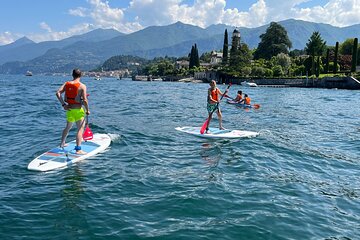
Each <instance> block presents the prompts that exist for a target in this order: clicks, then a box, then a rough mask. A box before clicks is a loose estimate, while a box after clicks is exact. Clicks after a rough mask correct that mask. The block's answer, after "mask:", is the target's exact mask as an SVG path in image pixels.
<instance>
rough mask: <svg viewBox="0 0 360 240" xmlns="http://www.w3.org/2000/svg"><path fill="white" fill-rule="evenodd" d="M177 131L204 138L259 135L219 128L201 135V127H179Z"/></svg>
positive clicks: (210, 129)
mask: <svg viewBox="0 0 360 240" xmlns="http://www.w3.org/2000/svg"><path fill="white" fill-rule="evenodd" d="M175 129H176V130H178V131H180V132H184V133H188V134H191V135H194V136H198V137H203V138H251V137H256V136H257V135H259V133H258V132H252V131H241V130H228V129H225V130H220V129H218V128H209V133H204V134H201V133H200V127H177V128H175Z"/></svg>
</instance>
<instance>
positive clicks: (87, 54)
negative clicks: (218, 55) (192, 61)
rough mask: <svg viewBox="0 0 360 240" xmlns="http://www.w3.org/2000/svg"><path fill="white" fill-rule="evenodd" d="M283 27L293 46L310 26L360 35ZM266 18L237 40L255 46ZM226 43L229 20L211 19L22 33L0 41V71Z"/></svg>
mask: <svg viewBox="0 0 360 240" xmlns="http://www.w3.org/2000/svg"><path fill="white" fill-rule="evenodd" d="M279 24H281V25H282V26H283V27H284V28H285V29H286V30H287V32H288V35H289V38H290V40H291V42H292V44H293V49H303V48H304V47H305V45H306V43H307V42H308V39H309V38H310V36H311V34H312V33H313V32H314V31H319V32H320V34H321V36H322V38H323V39H324V40H325V41H326V42H327V45H331V46H334V45H335V43H336V42H337V41H338V42H340V43H341V42H343V41H344V40H346V39H348V38H354V37H359V36H360V24H358V25H353V26H349V27H343V28H340V27H334V26H331V25H329V24H322V23H312V22H306V21H301V20H293V19H290V20H285V21H281V22H279ZM268 26H269V24H267V25H264V26H261V27H257V28H238V30H239V31H240V33H241V41H242V42H244V43H246V44H248V45H249V47H250V48H256V47H257V45H258V43H259V41H260V38H259V36H260V35H261V34H263V33H265V31H266V29H267V28H268ZM225 29H227V30H228V33H229V43H231V34H232V31H233V30H234V29H235V27H233V26H227V25H223V24H218V25H212V26H209V27H208V28H206V29H203V28H200V27H197V26H193V25H189V24H184V23H181V22H177V23H174V24H171V25H168V26H152V27H148V28H145V29H143V30H140V31H137V32H134V33H131V34H123V33H120V32H118V31H116V30H112V29H97V30H94V31H91V32H88V33H86V34H83V35H77V36H73V37H70V38H66V39H63V40H61V41H46V42H40V43H35V42H33V41H31V40H30V39H28V38H26V37H23V38H21V39H19V40H17V41H15V42H13V43H11V44H8V45H4V46H0V73H9V74H24V73H25V72H26V71H27V70H30V71H32V72H33V73H34V74H39V73H64V72H65V73H69V72H70V71H71V69H73V68H74V67H79V68H81V69H83V70H90V69H93V68H95V67H97V66H99V65H100V64H102V63H103V62H104V61H105V60H106V59H108V58H110V57H112V56H115V55H134V56H139V57H144V58H148V59H152V58H154V57H159V56H173V57H181V56H187V55H188V54H189V52H190V50H191V46H192V45H193V44H195V43H196V44H197V47H198V50H199V54H202V53H203V52H209V51H212V50H220V49H222V45H223V41H224V40H223V39H224V31H225Z"/></svg>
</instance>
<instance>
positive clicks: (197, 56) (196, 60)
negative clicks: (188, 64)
mask: <svg viewBox="0 0 360 240" xmlns="http://www.w3.org/2000/svg"><path fill="white" fill-rule="evenodd" d="M194 49H195V57H194V65H195V67H200V58H199V50H198V48H197V46H196V43H195V47H194Z"/></svg>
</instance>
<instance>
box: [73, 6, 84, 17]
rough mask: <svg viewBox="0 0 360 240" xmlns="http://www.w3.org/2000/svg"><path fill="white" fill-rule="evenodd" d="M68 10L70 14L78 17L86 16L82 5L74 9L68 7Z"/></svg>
mask: <svg viewBox="0 0 360 240" xmlns="http://www.w3.org/2000/svg"><path fill="white" fill-rule="evenodd" d="M68 12H69V14H70V15H73V16H78V17H86V15H88V13H87V9H86V8H83V7H78V8H76V9H69V11H68Z"/></svg>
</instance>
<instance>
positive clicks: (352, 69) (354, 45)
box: [351, 38, 358, 72]
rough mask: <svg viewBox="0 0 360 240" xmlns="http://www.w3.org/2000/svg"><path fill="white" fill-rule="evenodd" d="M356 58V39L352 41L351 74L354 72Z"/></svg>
mask: <svg viewBox="0 0 360 240" xmlns="http://www.w3.org/2000/svg"><path fill="white" fill-rule="evenodd" d="M357 57H358V39H357V38H355V39H354V44H353V50H352V58H351V72H356V63H357Z"/></svg>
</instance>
